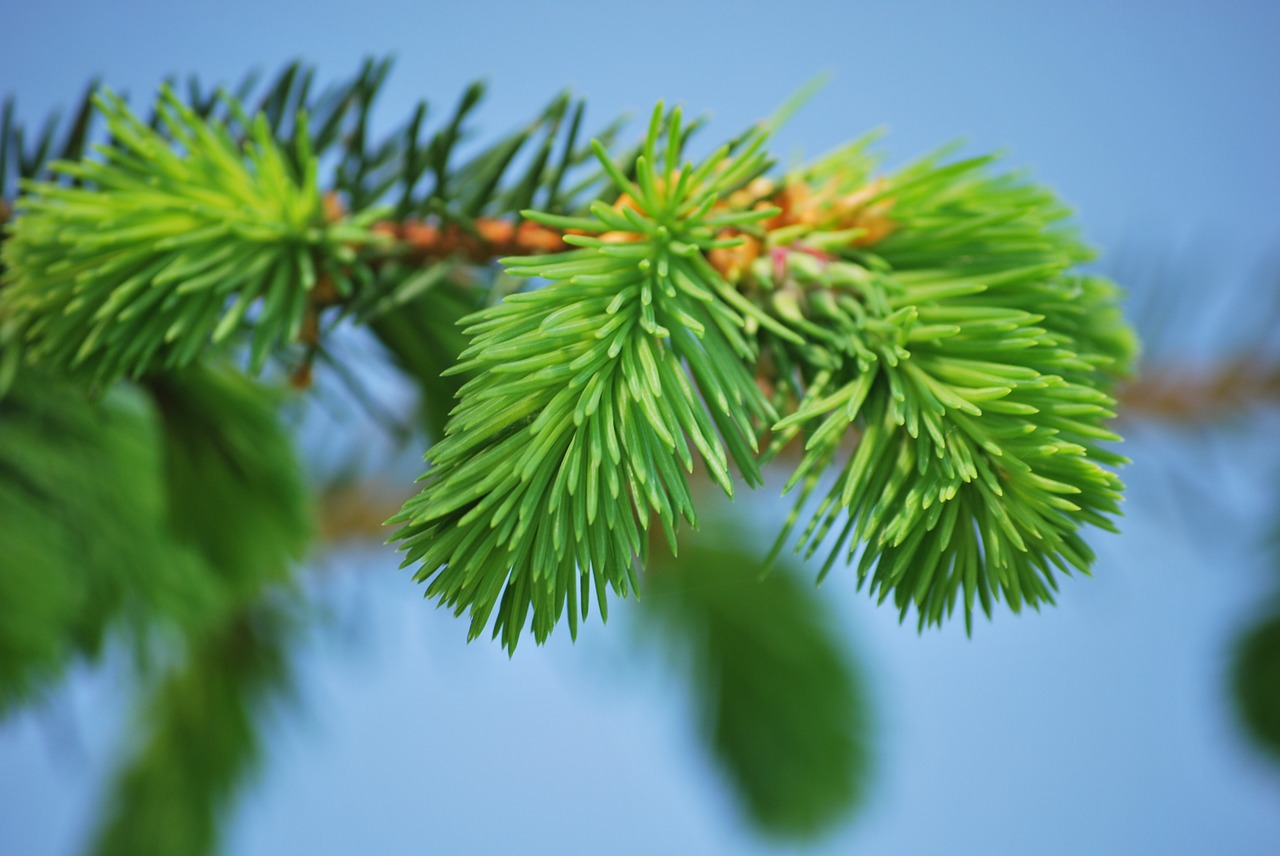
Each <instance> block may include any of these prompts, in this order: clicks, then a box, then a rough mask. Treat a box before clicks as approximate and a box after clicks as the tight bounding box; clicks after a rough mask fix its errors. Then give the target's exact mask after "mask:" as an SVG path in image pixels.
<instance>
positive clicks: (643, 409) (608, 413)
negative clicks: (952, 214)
mask: <svg viewBox="0 0 1280 856" xmlns="http://www.w3.org/2000/svg"><path fill="white" fill-rule="evenodd" d="M663 115H664V114H663V112H662V109H661V106H659V108H658V110H656V111H655V112H654V114H653V121H652V123H651V125H650V129H649V134H648V137H647V140H646V143H645V146H644V151H643V153H642V154H641V156H640V157H639V158H638V159H637V161H636V180H635V181H634V182H633V181H631V180H629V179H628V178H627V177H626V176H625V175H623V174H622V172H621V171H620V170H618V169H617V167H616V166H615V165H614V162H613V160H612V159H611V158H610V157H609V155H608V154H607V153H606V152H605V151H604V149H603V147H601V146H599V145H597V146H596V151H597V156H598V157H599V160H600V163H601V164H602V166H603V167H604V169H605V170H606V171H607V172H609V174H610V175H611V177H612V179H613V181H614V182H615V184H616V185H617V186H618V189H619V190H621V191H622V192H623V193H625V194H627V196H628V197H629V198H630V199H631V200H633V201H634V203H635V206H636V207H630V206H627V205H621V204H620V205H618V206H615V207H612V208H611V207H609V206H606V205H604V204H602V203H598V204H596V205H595V206H593V207H592V216H591V217H590V218H578V219H575V220H574V221H573V222H574V227H575V228H578V229H581V230H582V231H584V232H588V233H591V234H590V235H582V236H577V237H574V236H570V237H569V238H568V239H567V240H570V241H571V242H572V243H574V244H577V245H578V246H580V247H581V249H577V250H572V251H569V252H566V253H560V254H556V255H551V256H544V257H540V258H536V259H511V260H508V261H507V265H508V267H509V271H510V272H511V273H513V274H516V275H519V276H528V277H541V278H543V279H546V280H549V281H550V284H549V285H547V286H546V287H545V288H541V289H537V290H534V291H530V292H527V293H522V294H517V295H514V296H512V297H509V298H507V299H506V300H505V301H503V302H502V303H501V304H499V305H497V306H495V307H493V308H491V309H488V310H485V311H482V312H480V313H477V314H476V315H474V316H472V317H471V318H470V319H467V323H469V324H470V327H469V328H468V330H467V334H468V335H470V336H472V337H474V338H473V341H472V345H471V347H470V348H468V349H467V350H466V351H464V352H463V354H462V355H461V361H460V363H459V364H458V365H457V366H456V367H455V369H454V371H457V372H466V373H472V374H474V375H475V377H474V379H473V380H471V381H469V382H468V383H467V384H466V385H465V386H463V387H462V390H461V392H460V394H459V399H460V401H459V404H458V406H457V408H456V409H455V410H454V412H453V414H452V418H451V419H450V421H449V424H448V427H447V428H446V433H445V438H444V440H443V441H441V442H440V443H439V444H438V445H436V446H435V447H433V448H432V449H431V450H430V451H429V452H428V453H427V460H428V461H429V462H430V463H431V469H430V470H429V471H428V473H427V475H426V476H425V477H424V478H425V481H426V486H425V488H424V490H423V491H422V492H421V493H420V494H419V495H418V496H416V497H414V498H413V499H411V500H409V502H408V503H406V505H405V507H404V509H403V510H402V512H401V513H400V514H399V515H397V516H396V517H395V518H393V521H392V522H398V523H401V524H403V526H402V528H401V529H400V530H399V531H398V532H397V533H396V535H395V538H396V539H397V540H399V541H401V542H402V543H401V547H402V549H404V550H405V551H406V552H407V557H406V559H405V564H406V565H410V564H420V565H421V569H420V570H419V572H418V578H419V579H420V580H423V581H427V582H428V583H429V584H428V586H427V594H428V596H431V597H435V598H438V599H439V600H440V601H441V602H442V603H444V604H447V605H449V606H452V607H454V609H455V610H456V611H457V612H458V613H459V614H461V613H462V612H464V611H469V612H470V614H471V616H472V625H471V635H472V637H474V636H476V635H478V634H479V633H480V632H481V631H482V630H483V629H484V627H485V625H486V623H487V622H488V621H489V619H490V617H491V616H493V617H494V635H495V636H499V635H500V636H501V637H502V642H503V644H504V645H505V646H506V647H507V648H508V649H509V650H512V651H514V649H515V646H516V644H517V642H518V641H519V638H520V635H521V633H522V632H523V629H524V626H525V623H526V620H527V619H528V616H529V613H530V612H532V615H533V631H534V635H535V637H536V638H537V639H538V641H539V642H541V641H542V640H544V639H546V637H547V635H548V634H549V633H550V631H551V628H552V627H553V626H554V624H555V623H556V621H557V620H558V619H559V618H560V616H561V614H562V613H563V612H564V611H565V608H566V606H567V607H568V614H569V625H570V631H571V632H572V633H573V634H574V635H576V632H577V626H578V620H579V616H581V617H582V618H585V617H586V615H587V614H588V604H589V599H590V592H591V589H592V585H593V583H594V588H595V593H596V597H597V599H598V602H599V607H600V611H601V615H602V617H603V616H604V615H605V612H606V589H607V588H612V589H613V590H614V591H615V593H617V594H619V595H625V594H626V593H627V592H628V591H629V590H631V589H634V588H635V584H636V583H635V578H634V569H635V561H636V557H641V558H642V557H643V556H644V555H645V554H646V552H647V534H646V530H647V529H648V527H649V525H650V520H651V518H652V519H655V520H656V521H657V522H658V523H659V524H660V525H661V527H662V529H663V531H664V532H665V534H666V536H667V538H668V540H669V542H670V543H671V545H672V548H673V549H674V548H675V542H676V531H677V528H678V526H679V521H680V518H684V519H685V520H686V521H688V522H689V523H691V524H696V520H697V517H696V513H695V511H694V508H693V503H692V499H691V497H690V490H689V485H688V476H687V474H688V473H691V472H692V471H693V467H694V459H695V453H696V455H697V456H698V457H700V458H701V460H702V461H703V463H704V465H705V466H706V468H707V470H708V472H709V473H710V474H711V476H712V477H713V478H714V479H715V480H716V481H717V482H718V483H719V484H720V485H721V487H723V489H724V490H725V491H726V492H729V493H731V492H732V489H733V488H732V482H731V479H730V475H729V463H730V460H731V459H732V461H733V462H734V463H735V464H736V465H737V467H738V468H739V469H740V470H741V471H742V473H743V474H744V477H745V478H746V479H747V481H748V482H758V481H759V472H758V469H757V465H756V446H755V436H756V432H757V430H758V427H759V425H760V424H761V422H760V420H768V419H772V418H773V417H774V414H773V413H772V411H771V409H770V408H769V406H768V404H767V403H766V402H765V400H764V397H763V395H762V394H761V393H760V391H759V389H758V387H757V386H756V384H755V382H754V379H753V377H752V374H751V372H750V370H749V363H750V360H751V358H752V352H751V349H750V346H749V345H748V343H747V340H746V337H745V335H744V332H743V329H744V327H745V326H746V321H745V316H747V315H748V314H755V315H756V316H758V317H759V320H760V321H761V322H762V323H766V324H772V323H773V321H772V319H770V318H768V316H767V315H765V314H764V313H762V312H760V311H759V310H758V309H756V308H755V307H752V306H751V305H750V304H748V303H747V302H746V301H745V300H743V299H742V297H741V295H740V294H738V293H737V292H736V291H734V290H733V289H732V288H731V287H730V286H729V285H728V284H727V283H725V282H724V280H723V279H721V277H720V276H719V275H718V274H717V273H716V272H715V270H714V269H712V268H711V266H710V265H708V264H707V262H706V260H705V258H704V257H703V253H704V252H706V251H707V250H708V249H709V248H710V247H711V246H712V244H713V242H714V241H715V238H716V234H715V229H714V228H713V227H712V226H711V225H708V223H707V220H708V218H709V216H710V212H711V209H712V206H713V205H714V204H715V202H716V201H717V200H718V199H719V198H720V196H721V195H722V194H724V193H725V192H727V191H729V190H732V189H733V188H735V187H737V186H739V185H741V184H742V183H744V182H746V181H748V180H750V179H751V178H753V177H755V176H756V175H758V174H759V172H760V171H761V170H762V169H763V168H764V166H765V158H764V155H763V154H762V153H761V151H760V145H761V143H762V142H763V136H762V135H757V136H756V137H755V138H754V139H752V140H749V141H748V142H747V143H746V144H745V145H743V146H741V147H740V148H739V149H738V150H737V151H736V152H735V153H734V155H733V157H732V158H727V157H726V154H727V153H726V152H725V151H723V150H722V151H720V152H717V153H716V154H715V155H713V156H712V157H711V158H709V159H707V160H706V161H704V162H703V163H702V164H701V165H699V166H697V167H693V166H691V165H688V164H685V165H683V167H682V166H681V164H680V152H681V146H680V141H681V129H680V114H679V112H678V111H676V112H675V113H674V114H673V116H672V118H671V119H670V121H669V122H667V123H666V127H665V128H664V127H663V124H664V123H663ZM664 138H665V139H664ZM528 216H529V217H530V218H532V219H535V220H539V219H540V220H543V221H546V222H556V223H561V222H562V218H553V217H544V216H541V215H538V214H537V213H535V212H530V213H529V214H528ZM763 216H765V213H761V214H759V215H758V216H757V219H759V218H761V217H763ZM619 236H621V238H620V239H618V238H619ZM615 239H616V240H615ZM779 329H781V328H779ZM782 332H784V333H785V331H782ZM495 610H496V613H495Z"/></svg>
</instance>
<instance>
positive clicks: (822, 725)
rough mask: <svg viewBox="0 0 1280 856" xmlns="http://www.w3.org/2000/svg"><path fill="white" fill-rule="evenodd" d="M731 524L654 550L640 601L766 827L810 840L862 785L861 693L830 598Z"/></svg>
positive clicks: (855, 802)
mask: <svg viewBox="0 0 1280 856" xmlns="http://www.w3.org/2000/svg"><path fill="white" fill-rule="evenodd" d="M750 540H751V539H750V538H749V537H748V536H747V535H746V534H745V533H742V532H733V531H730V530H726V531H721V532H718V533H716V537H714V538H708V537H707V536H706V535H700V536H699V537H697V538H694V539H691V540H690V541H688V542H686V543H682V544H681V553H680V557H679V559H678V560H677V559H673V558H671V557H669V556H665V557H660V556H659V555H658V552H659V551H656V550H655V551H654V553H653V554H652V559H651V562H650V566H649V570H650V572H651V573H650V575H649V577H648V578H647V584H646V586H645V588H644V590H643V596H642V599H641V603H642V604H643V605H644V606H645V607H646V610H645V611H646V613H647V615H648V616H649V617H650V618H653V619H657V620H658V622H659V623H660V625H661V627H660V630H661V632H662V635H663V636H665V637H666V640H667V643H668V644H669V645H670V646H671V647H672V649H673V651H674V652H675V654H676V656H677V658H678V659H681V660H687V661H688V664H689V666H690V677H691V678H692V688H693V692H694V694H695V697H696V701H697V705H698V707H699V709H700V713H701V716H702V719H703V722H702V725H703V729H704V734H705V737H706V739H707V741H708V744H709V748H710V749H711V751H712V753H713V754H714V756H715V759H716V761H717V762H718V763H719V765H720V766H721V768H722V770H723V771H724V773H725V775H726V777H727V778H728V780H729V782H730V783H731V784H732V786H733V789H734V790H735V792H736V793H737V795H738V797H739V799H740V800H741V802H742V805H743V807H744V808H745V810H746V812H747V814H748V815H749V817H750V819H751V820H752V821H753V822H754V823H755V824H756V825H757V826H759V827H760V828H761V829H762V830H763V831H765V832H766V833H769V834H773V835H777V836H786V837H791V838H812V837H816V836H818V835H821V834H822V833H824V832H828V831H830V830H831V829H832V828H833V827H835V826H836V825H837V824H838V823H839V822H840V821H841V820H843V819H845V818H846V817H847V816H848V815H850V814H851V813H852V812H853V811H855V810H856V809H857V807H858V806H859V804H860V803H861V800H862V798H863V796H864V795H865V794H866V791H867V780H868V776H869V768H870V722H869V720H870V717H869V711H868V702H867V695H866V690H865V688H864V687H863V685H862V682H861V678H860V676H859V675H858V674H857V672H856V671H855V669H854V666H853V664H852V663H851V662H850V660H849V658H848V657H847V656H846V655H845V654H844V651H843V647H844V641H843V640H842V639H840V638H839V637H838V636H837V634H836V633H835V632H834V630H833V628H832V622H831V618H830V612H829V610H828V609H827V607H826V603H825V602H824V601H823V600H822V599H821V598H819V597H817V595H816V593H815V592H814V590H813V587H812V585H811V584H809V583H806V582H802V581H801V580H800V579H799V578H798V576H797V575H796V574H795V573H793V572H791V571H790V570H789V569H787V568H775V569H774V570H773V571H772V572H771V573H770V574H769V575H768V576H763V577H762V575H761V567H762V560H761V558H760V557H759V556H757V555H755V554H754V553H752V552H750V551H749V550H747V549H745V548H743V547H742V546H740V545H742V544H744V543H749V542H750Z"/></svg>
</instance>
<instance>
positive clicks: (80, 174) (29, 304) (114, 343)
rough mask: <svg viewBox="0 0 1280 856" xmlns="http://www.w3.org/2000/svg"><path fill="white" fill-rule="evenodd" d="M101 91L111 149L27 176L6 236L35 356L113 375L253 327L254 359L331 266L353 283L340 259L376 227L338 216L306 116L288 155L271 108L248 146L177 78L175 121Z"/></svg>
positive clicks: (287, 326)
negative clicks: (325, 198)
mask: <svg viewBox="0 0 1280 856" xmlns="http://www.w3.org/2000/svg"><path fill="white" fill-rule="evenodd" d="M94 103H95V105H96V107H97V109H98V110H99V112H100V113H101V114H102V116H103V117H104V119H105V121H106V125H107V129H108V131H109V132H110V134H111V137H112V140H113V145H111V146H98V147H96V150H97V152H98V154H99V155H100V156H101V159H100V160H92V161H91V160H85V161H81V162H76V163H68V162H59V163H55V164H53V165H51V170H52V172H53V173H54V175H55V178H56V177H58V176H62V177H69V178H72V179H75V180H76V182H77V183H76V184H75V185H63V184H59V183H57V181H56V180H55V181H45V182H28V183H25V184H24V191H25V193H24V195H23V196H22V197H21V198H20V199H19V203H18V213H19V216H18V217H17V219H16V220H15V222H14V226H13V229H12V236H11V237H10V239H9V240H7V241H6V242H5V245H4V266H5V267H7V268H8V271H7V273H6V276H5V286H4V288H3V289H0V322H2V323H3V328H4V330H5V333H6V335H7V336H8V337H10V339H11V340H16V342H17V343H18V344H19V345H20V346H21V347H22V348H23V350H24V356H25V358H26V360H27V361H28V362H29V363H34V364H39V365H41V366H44V367H46V368H47V369H49V370H51V371H54V372H57V373H59V374H63V375H66V376H72V377H76V378H79V379H81V380H83V381H88V382H96V383H100V384H104V385H105V384H107V383H109V382H110V381H112V380H115V379H117V378H119V377H121V376H129V377H137V376H139V375H141V374H143V373H145V372H148V371H152V370H155V369H163V368H175V367H180V366H184V365H187V364H190V363H191V362H193V361H194V360H195V359H197V358H198V357H199V356H201V355H202V354H203V353H204V352H205V351H206V350H207V348H208V347H209V346H210V345H211V344H218V343H222V342H226V341H228V340H229V339H231V337H232V336H233V334H236V333H240V332H244V331H246V330H252V335H251V336H250V337H249V343H250V365H251V368H252V369H253V370H255V371H256V370H258V369H260V368H261V367H262V365H263V364H264V362H265V360H266V359H267V357H268V355H269V354H270V352H271V349H272V348H273V347H275V346H277V345H279V344H281V343H286V342H290V341H292V340H294V339H295V338H296V337H297V335H298V332H299V330H300V328H301V325H302V322H303V318H304V315H305V312H306V310H307V297H308V293H309V292H310V291H311V289H312V288H314V287H315V285H316V283H317V281H318V280H319V278H320V277H321V276H322V275H326V276H328V277H329V278H330V279H331V280H332V281H333V283H334V285H335V286H336V287H337V288H338V289H339V291H342V290H344V289H348V290H349V284H348V283H347V281H346V277H345V275H344V274H343V273H342V269H341V267H340V265H341V263H343V262H348V261H350V260H351V259H352V258H353V252H354V250H353V249H352V247H353V245H356V244H359V243H361V242H365V241H367V240H370V239H371V238H370V236H369V234H368V233H367V231H366V230H365V229H364V228H363V225H362V224H363V221H360V222H353V221H349V222H339V223H327V222H326V220H325V215H324V208H323V205H322V201H321V196H320V192H319V189H318V186H317V181H316V169H317V166H316V160H315V157H314V156H313V154H312V152H311V149H310V138H309V136H308V134H307V132H306V128H305V116H303V115H299V123H300V126H301V127H300V130H299V133H298V134H297V135H296V137H297V147H296V151H293V152H285V151H284V150H283V149H282V148H281V147H280V145H279V144H278V143H277V142H276V141H275V139H273V137H272V133H271V130H270V128H269V127H268V123H267V121H266V119H265V117H264V116H263V115H261V114H259V115H258V116H257V117H256V118H255V119H254V120H253V121H252V122H250V123H249V127H250V128H251V131H250V134H249V139H248V140H247V141H245V142H244V143H243V145H242V144H241V142H240V141H239V140H237V139H234V138H233V137H232V135H231V134H230V133H229V131H228V130H227V128H226V127H225V126H224V125H223V124H221V123H220V122H217V121H214V120H207V119H204V118H201V117H200V116H198V115H197V114H196V113H195V112H194V111H193V110H192V109H191V108H189V107H187V106H185V105H184V104H183V103H182V102H180V101H179V100H178V98H177V97H176V96H175V95H174V94H173V93H172V91H170V90H169V89H168V88H166V89H164V90H163V91H162V93H161V95H160V98H159V100H158V103H157V108H156V109H157V114H158V116H159V126H160V128H161V129H162V130H163V133H162V131H161V130H156V129H152V128H150V127H148V126H147V125H146V124H145V123H143V122H142V121H141V120H140V119H139V118H138V117H136V116H135V115H134V114H133V113H131V112H130V111H129V109H128V107H127V106H126V105H125V104H124V102H123V101H122V100H121V99H120V98H118V97H117V96H115V95H114V94H112V93H111V92H110V91H109V90H103V91H102V92H100V93H99V94H98V95H97V96H96V97H95V99H94ZM228 109H229V111H230V112H232V113H239V114H240V115H243V111H241V110H240V109H239V107H238V105H232V106H230V107H229V108H228ZM295 164H296V166H295Z"/></svg>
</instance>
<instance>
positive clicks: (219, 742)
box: [92, 604, 289, 856]
mask: <svg viewBox="0 0 1280 856" xmlns="http://www.w3.org/2000/svg"><path fill="white" fill-rule="evenodd" d="M288 630H289V621H288V619H287V618H286V617H285V616H283V615H281V614H280V610H279V608H278V607H277V606H273V605H271V604H260V605H256V606H255V607H253V608H247V609H242V610H238V611H235V612H232V613H230V614H229V615H228V616H227V617H226V618H225V619H224V620H223V622H222V623H220V624H219V625H218V626H217V627H215V628H213V629H211V630H210V632H208V633H206V634H204V635H203V636H202V637H201V638H200V639H199V641H198V642H197V643H196V644H195V645H193V646H192V647H191V649H190V650H188V651H187V652H186V654H185V656H184V658H183V659H182V660H181V662H179V663H178V664H176V665H175V666H174V667H173V668H172V669H171V670H170V672H169V673H168V674H166V675H165V676H164V677H163V678H162V679H161V680H160V681H159V682H158V683H157V685H156V686H155V687H154V688H152V689H151V691H150V696H149V698H148V699H147V701H146V703H145V704H144V706H143V708H142V710H141V711H140V725H141V726H142V727H141V728H139V729H138V733H139V734H140V735H142V740H140V741H139V745H137V746H136V747H132V749H133V752H132V755H131V757H130V758H129V760H128V762H127V763H126V765H125V766H124V767H123V768H122V769H121V770H120V771H119V772H118V773H117V775H116V781H115V782H114V784H113V787H112V790H111V792H110V797H109V799H108V800H107V802H106V804H105V806H104V811H103V814H102V816H101V817H100V818H99V821H98V823H99V828H98V830H97V832H96V836H95V840H94V842H93V848H92V852H93V853H94V854H97V856H151V854H154V856H168V855H169V854H174V853H192V854H195V853H214V852H217V847H218V844H219V842H220V840H221V838H222V834H221V830H222V829H223V826H224V823H223V821H224V819H225V817H226V815H227V813H228V809H229V808H230V806H231V804H232V800H233V797H234V795H235V793H236V791H237V789H238V788H239V787H240V786H241V785H242V784H243V781H244V779H245V778H246V776H247V775H249V774H250V773H251V772H252V771H253V770H254V768H255V767H256V765H257V763H258V762H259V760H260V756H261V748H260V745H259V743H260V739H261V738H260V736H259V727H258V720H259V719H260V718H261V717H262V715H263V713H264V710H270V709H272V708H274V707H278V706H279V703H280V702H281V701H282V699H283V697H284V696H285V694H286V691H287V690H288V688H289V667H288V662H287V658H286V655H285V651H286V646H287V642H288V641H289V640H288Z"/></svg>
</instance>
